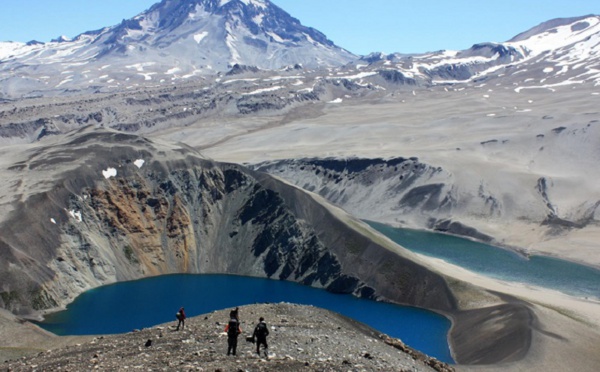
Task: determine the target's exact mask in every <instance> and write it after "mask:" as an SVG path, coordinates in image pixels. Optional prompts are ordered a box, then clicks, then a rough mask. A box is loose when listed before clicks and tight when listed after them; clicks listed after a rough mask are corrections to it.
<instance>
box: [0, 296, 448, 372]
mask: <svg viewBox="0 0 600 372" xmlns="http://www.w3.org/2000/svg"><path fill="white" fill-rule="evenodd" d="M228 312H229V310H220V311H216V312H213V313H210V314H206V315H201V316H197V317H194V318H189V319H187V320H186V326H185V328H184V329H183V330H180V331H176V330H175V326H176V322H175V321H174V322H172V323H169V324H163V325H159V326H155V327H152V328H148V329H143V330H139V331H134V332H130V333H127V334H122V335H110V336H98V337H95V338H93V339H92V340H91V341H89V342H85V343H79V344H74V345H70V346H66V347H62V348H59V349H50V350H47V351H44V352H40V353H39V354H38V355H36V356H33V357H23V358H21V359H18V360H14V361H8V362H6V363H4V365H3V366H2V367H1V369H2V370H6V371H90V370H107V371H138V370H139V371H222V372H226V371H236V372H237V371H286V372H293V371H432V370H438V371H452V370H453V369H452V367H450V366H448V365H447V364H444V363H441V362H439V361H437V360H435V359H432V358H428V357H427V356H425V355H423V354H421V353H419V352H416V351H414V350H411V349H409V348H407V347H406V346H405V345H404V344H403V343H402V342H401V341H400V340H397V339H391V338H389V337H387V336H385V335H381V334H380V333H378V332H377V331H374V330H373V329H371V328H369V327H367V326H365V325H363V324H361V323H358V322H355V321H353V320H351V319H348V318H345V317H342V316H340V315H339V314H336V313H333V312H330V311H327V310H324V309H320V308H316V307H312V306H302V305H293V304H286V303H280V304H260V305H249V306H244V307H241V308H240V321H241V326H242V330H243V334H242V335H241V336H240V337H239V342H238V350H237V356H227V355H226V352H227V337H226V335H225V333H224V332H223V330H224V327H225V325H226V323H227V320H228ZM260 316H263V317H264V318H265V321H266V322H267V324H268V326H269V329H270V335H269V337H268V343H269V355H268V358H266V357H265V356H264V355H263V356H258V355H256V351H255V345H254V344H252V343H250V342H246V341H245V336H247V335H250V334H251V331H252V330H253V328H254V325H255V324H256V322H258V318H259V317H260ZM147 345H149V346H147Z"/></svg>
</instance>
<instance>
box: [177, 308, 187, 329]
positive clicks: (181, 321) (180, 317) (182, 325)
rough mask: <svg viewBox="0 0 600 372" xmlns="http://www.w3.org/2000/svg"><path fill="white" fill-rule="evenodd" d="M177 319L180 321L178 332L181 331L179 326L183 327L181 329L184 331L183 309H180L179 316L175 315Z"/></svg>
mask: <svg viewBox="0 0 600 372" xmlns="http://www.w3.org/2000/svg"><path fill="white" fill-rule="evenodd" d="M175 317H176V318H177V320H178V323H177V329H176V330H177V331H179V326H181V329H183V328H184V327H185V311H183V307H182V308H181V309H179V311H178V312H177V314H175Z"/></svg>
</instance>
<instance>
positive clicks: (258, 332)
mask: <svg viewBox="0 0 600 372" xmlns="http://www.w3.org/2000/svg"><path fill="white" fill-rule="evenodd" d="M268 335H269V328H268V327H267V323H265V318H263V317H262V316H261V317H260V319H259V322H258V324H257V325H256V327H254V333H253V334H252V337H254V338H255V339H256V354H258V355H260V345H261V344H262V345H264V346H265V358H268V357H269V352H268V348H269V345H267V336H268Z"/></svg>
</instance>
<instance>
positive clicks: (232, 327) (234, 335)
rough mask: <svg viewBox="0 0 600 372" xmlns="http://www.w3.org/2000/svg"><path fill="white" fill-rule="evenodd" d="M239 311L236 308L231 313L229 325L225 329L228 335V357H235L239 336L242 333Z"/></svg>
mask: <svg viewBox="0 0 600 372" xmlns="http://www.w3.org/2000/svg"><path fill="white" fill-rule="evenodd" d="M237 310H238V309H237V308H236V309H235V310H232V311H231V312H230V313H229V323H228V324H227V326H226V327H225V333H227V355H230V354H233V355H235V353H236V349H237V341H238V336H239V335H240V334H241V333H242V327H240V320H239V318H238V311H237Z"/></svg>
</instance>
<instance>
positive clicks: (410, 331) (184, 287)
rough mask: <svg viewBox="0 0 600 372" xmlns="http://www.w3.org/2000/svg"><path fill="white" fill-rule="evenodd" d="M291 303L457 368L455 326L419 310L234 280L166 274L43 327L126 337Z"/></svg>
mask: <svg viewBox="0 0 600 372" xmlns="http://www.w3.org/2000/svg"><path fill="white" fill-rule="evenodd" d="M278 302H290V303H297V304H304V305H313V306H317V307H321V308H324V309H329V310H332V311H335V312H337V313H340V314H343V315H345V316H347V317H350V318H353V319H355V320H358V321H360V322H362V323H365V324H367V325H369V326H371V327H373V328H375V329H377V330H379V331H380V332H382V333H386V334H388V335H390V336H392V337H396V338H399V339H401V340H402V341H404V342H405V343H406V344H407V345H409V346H411V347H413V348H415V349H417V350H420V351H422V352H424V353H426V354H428V355H430V356H433V357H435V358H437V359H439V360H441V361H444V362H447V363H453V359H452V356H451V354H450V350H449V346H448V341H447V334H448V331H449V329H450V325H451V323H450V321H449V320H448V319H446V318H445V317H443V316H441V315H439V314H436V313H433V312H430V311H427V310H423V309H418V308H414V307H406V306H398V305H393V304H388V303H383V302H376V301H370V300H365V299H359V298H356V297H353V296H351V295H340V294H333V293H330V292H327V291H325V290H321V289H316V288H311V287H308V286H303V285H300V284H296V283H292V282H285V281H278V280H269V279H261V278H250V277H241V276H231V275H186V274H176V275H165V276H158V277H152V278H145V279H141V280H135V281H129V282H120V283H115V284H112V285H107V286H103V287H99V288H95V289H92V290H89V291H87V292H85V293H83V294H81V295H80V296H78V297H77V298H76V299H75V301H73V303H71V304H70V305H69V306H67V309H66V310H65V311H61V312H57V313H53V314H49V315H48V316H47V317H46V319H45V320H44V321H43V322H41V323H38V324H39V325H40V326H41V327H42V328H44V329H46V330H48V331H50V332H53V333H55V334H58V335H94V334H112V333H124V332H129V331H131V330H133V329H136V328H137V329H141V328H145V327H151V326H154V325H156V324H161V323H165V322H173V325H174V324H175V313H176V312H177V310H178V309H179V307H181V306H183V307H185V309H186V314H187V315H188V316H196V315H200V314H205V313H209V312H212V311H214V310H220V309H226V308H233V307H236V306H242V305H247V304H254V303H278Z"/></svg>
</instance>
